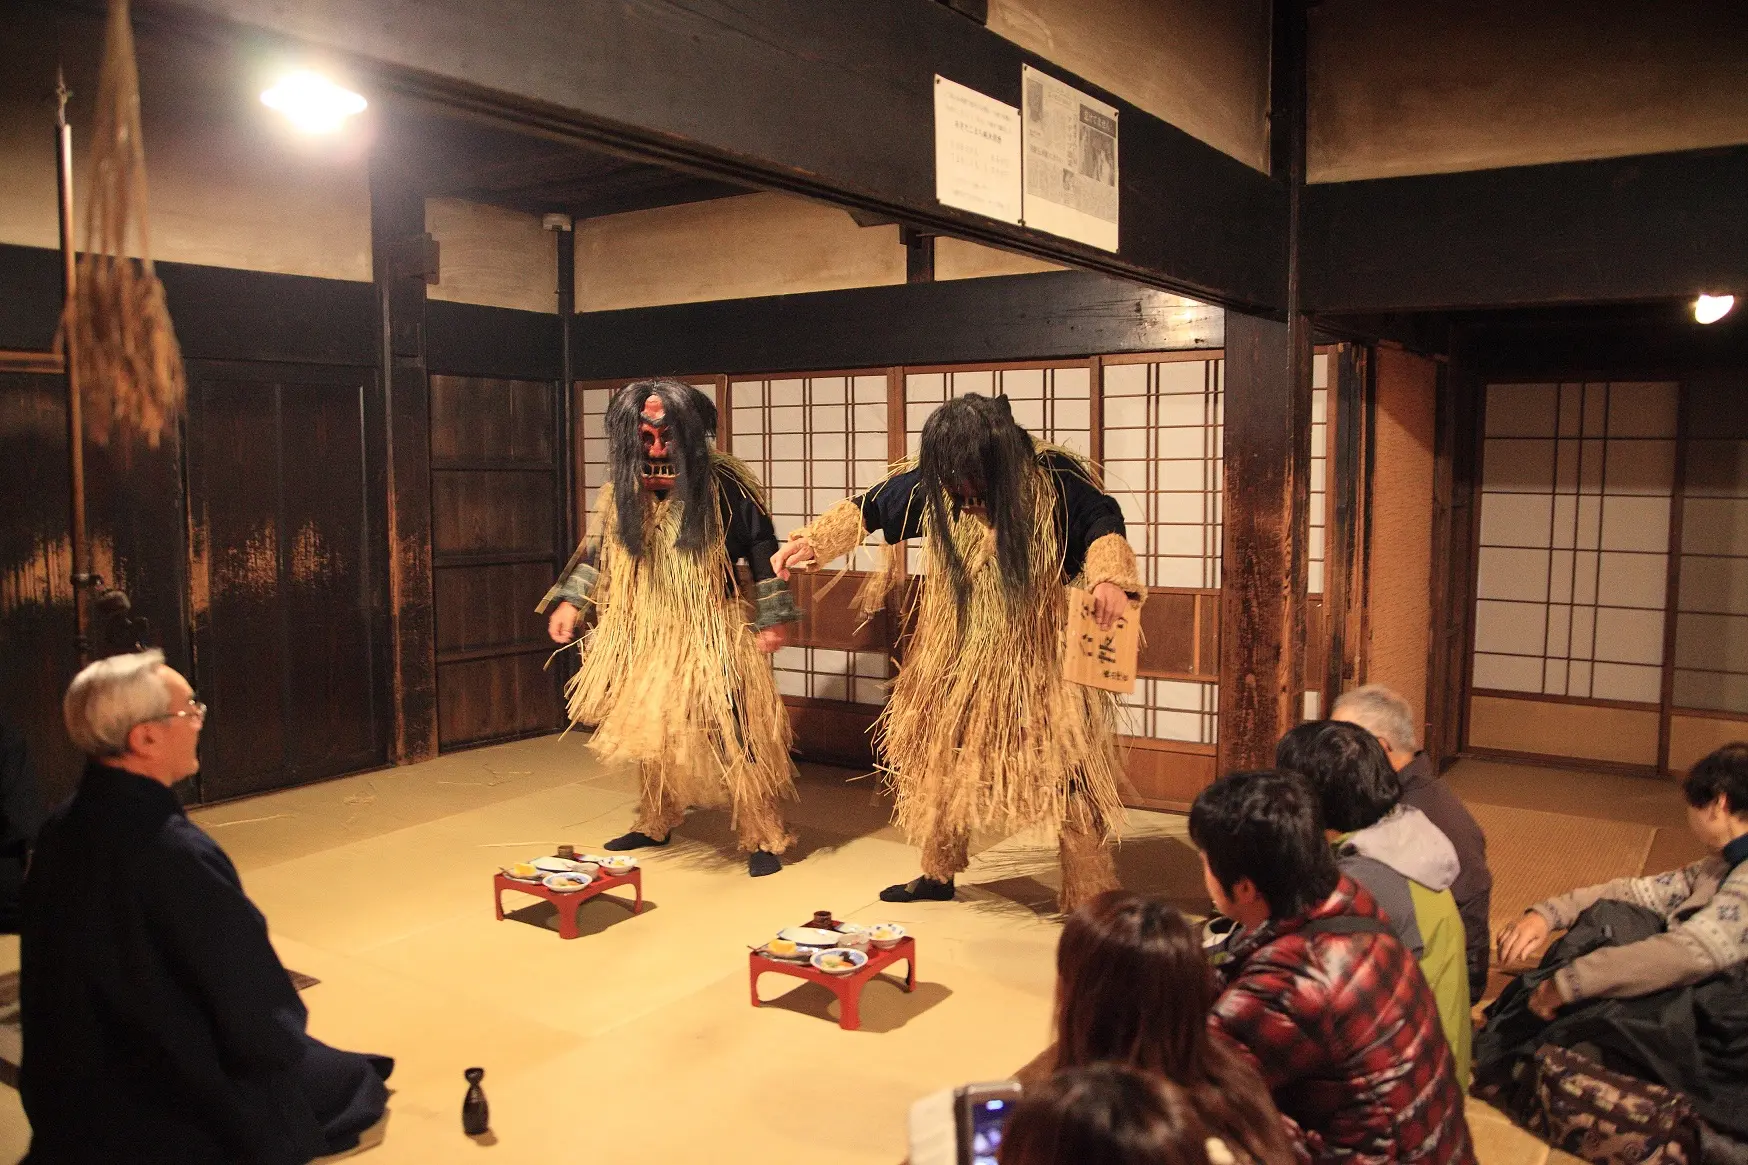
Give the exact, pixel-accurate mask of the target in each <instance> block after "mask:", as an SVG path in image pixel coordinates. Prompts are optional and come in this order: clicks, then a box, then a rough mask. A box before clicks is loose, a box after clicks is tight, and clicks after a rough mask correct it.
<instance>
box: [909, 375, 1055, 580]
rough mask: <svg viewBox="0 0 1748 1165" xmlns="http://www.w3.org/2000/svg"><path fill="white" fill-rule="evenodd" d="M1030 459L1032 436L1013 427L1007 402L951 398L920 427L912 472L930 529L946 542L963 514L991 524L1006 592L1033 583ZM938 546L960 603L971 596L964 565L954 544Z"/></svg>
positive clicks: (973, 395) (975, 396) (974, 397)
mask: <svg viewBox="0 0 1748 1165" xmlns="http://www.w3.org/2000/svg"><path fill="white" fill-rule="evenodd" d="M1035 456H1036V447H1035V446H1034V445H1033V443H1032V438H1031V435H1030V434H1028V433H1027V432H1026V431H1025V430H1024V429H1022V428H1020V426H1019V425H1018V424H1016V423H1015V422H1014V413H1013V409H1012V408H1011V407H1010V406H1009V404H1008V399H1007V397H1005V396H998V397H987V396H980V395H978V394H977V393H967V394H966V395H964V396H961V397H955V398H954V399H953V400H950V401H948V402H947V403H946V404H944V405H942V406H941V407H940V408H938V409H936V410H935V411H934V413H933V414H932V415H931V416H930V417H929V419H928V420H927V421H926V422H925V423H924V424H923V434H922V446H921V449H920V450H919V453H918V458H917V468H918V470H919V471H920V472H921V475H922V486H923V492H924V497H925V499H926V504H927V505H928V507H929V511H930V517H931V520H932V524H933V526H934V529H935V530H936V531H939V532H940V533H941V534H943V535H944V534H945V533H946V531H948V530H950V529H951V528H952V518H953V517H956V516H958V515H960V514H969V515H972V516H974V517H977V518H979V519H981V520H983V521H985V522H988V523H989V525H990V526H991V527H992V528H993V529H994V530H995V552H996V562H997V565H998V566H999V568H1000V570H1001V577H1002V583H1003V585H1004V586H1006V587H1007V588H1008V589H1009V590H1010V591H1011V592H1019V591H1023V590H1024V589H1025V588H1026V587H1027V585H1028V584H1029V583H1030V581H1031V578H1030V575H1031V563H1032V558H1031V543H1032V525H1033V520H1034V518H1033V512H1032V500H1031V498H1030V496H1029V495H1028V492H1027V489H1026V478H1027V474H1029V473H1030V472H1031V466H1032V461H1033V459H1034V458H1035ZM949 507H951V512H949ZM938 541H939V542H940V550H941V556H942V559H943V560H944V562H945V564H946V567H947V576H948V578H949V579H950V580H951V582H952V584H953V591H954V594H955V595H956V596H957V597H958V599H959V600H960V602H961V603H963V602H964V601H965V599H966V598H967V597H968V596H969V595H970V591H971V583H970V579H969V578H968V577H967V575H966V570H965V563H964V560H963V559H962V558H961V557H960V555H959V550H958V547H956V546H955V545H954V544H953V540H952V539H951V538H947V537H940V538H939V539H938Z"/></svg>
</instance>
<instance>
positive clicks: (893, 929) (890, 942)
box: [867, 922, 905, 951]
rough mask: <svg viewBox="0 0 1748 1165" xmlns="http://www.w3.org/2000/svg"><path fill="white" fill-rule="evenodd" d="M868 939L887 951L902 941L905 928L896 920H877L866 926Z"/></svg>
mask: <svg viewBox="0 0 1748 1165" xmlns="http://www.w3.org/2000/svg"><path fill="white" fill-rule="evenodd" d="M867 933H868V941H869V942H871V943H873V944H874V946H875V947H877V948H878V949H880V950H883V951H889V950H891V949H892V948H893V947H895V946H897V945H898V944H899V943H901V942H903V941H904V938H905V929H904V927H902V926H900V925H898V923H896V922H879V923H875V924H874V925H873V926H870V927H869V928H868V932H867Z"/></svg>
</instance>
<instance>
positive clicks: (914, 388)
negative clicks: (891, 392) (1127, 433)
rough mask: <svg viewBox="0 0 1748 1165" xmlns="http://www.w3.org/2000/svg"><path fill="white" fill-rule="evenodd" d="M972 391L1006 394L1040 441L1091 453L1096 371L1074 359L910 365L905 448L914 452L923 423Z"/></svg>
mask: <svg viewBox="0 0 1748 1165" xmlns="http://www.w3.org/2000/svg"><path fill="white" fill-rule="evenodd" d="M968 392H977V393H982V394H983V395H984V396H996V395H999V394H1002V393H1005V394H1007V397H1008V399H1009V400H1010V401H1011V402H1012V404H1013V409H1014V420H1016V421H1018V422H1019V423H1020V424H1021V425H1023V426H1024V427H1025V429H1026V431H1027V432H1029V433H1031V434H1032V436H1034V437H1037V438H1039V439H1040V440H1044V441H1049V442H1051V443H1053V444H1056V445H1061V446H1063V447H1064V448H1067V449H1072V450H1074V451H1075V452H1076V453H1079V454H1080V455H1081V456H1082V457H1090V456H1091V455H1092V370H1091V368H1090V367H1089V366H1088V364H1087V362H1086V361H1084V360H1082V361H1078V362H1076V363H1074V364H1032V365H1025V366H1013V365H1003V366H1000V367H996V366H987V367H983V368H907V369H905V378H904V399H905V422H904V435H905V446H904V447H905V451H906V452H907V453H915V452H916V451H917V442H918V441H919V440H921V438H922V431H923V422H925V421H927V420H928V419H929V414H930V413H932V412H934V411H935V410H936V409H938V408H940V407H941V404H942V403H943V402H944V401H948V400H951V399H952V398H953V397H956V396H963V395H964V394H965V393H968Z"/></svg>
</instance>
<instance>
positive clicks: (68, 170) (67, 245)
mask: <svg viewBox="0 0 1748 1165" xmlns="http://www.w3.org/2000/svg"><path fill="white" fill-rule="evenodd" d="M70 96H72V94H71V93H70V92H69V91H68V89H67V80H66V77H65V76H64V75H63V73H62V71H61V69H60V68H59V67H58V66H57V67H56V69H55V99H56V107H55V163H56V165H55V181H56V185H57V186H58V187H59V193H60V206H59V210H60V227H61V283H62V291H63V293H64V294H65V297H66V299H65V306H66V307H67V308H68V309H71V308H72V305H73V295H74V292H75V290H76V289H77V286H78V258H77V255H76V254H75V252H74V250H73V127H72V126H71V125H69V124H68V123H67V98H68V97H70ZM62 349H63V352H62V358H63V360H64V366H65V368H66V372H67V456H68V461H69V465H70V469H71V478H72V514H71V520H70V534H71V540H72V548H71V549H72V560H73V563H72V565H73V577H72V582H73V622H74V628H75V630H74V638H73V642H74V646H75V649H76V650H77V651H78V653H79V666H80V667H84V666H85V665H86V664H87V663H90V662H91V642H90V637H89V634H88V630H87V628H88V626H89V616H88V613H87V610H86V602H85V589H86V587H87V586H88V585H89V584H90V583H91V581H92V579H91V574H90V571H91V563H90V549H89V543H88V542H87V540H86V537H85V422H84V417H83V415H82V412H81V409H80V399H79V364H78V360H77V353H76V349H75V345H74V344H73V342H72V338H71V337H70V336H64V337H63V342H62Z"/></svg>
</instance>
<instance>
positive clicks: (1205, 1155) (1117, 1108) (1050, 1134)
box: [998, 1064, 1238, 1165]
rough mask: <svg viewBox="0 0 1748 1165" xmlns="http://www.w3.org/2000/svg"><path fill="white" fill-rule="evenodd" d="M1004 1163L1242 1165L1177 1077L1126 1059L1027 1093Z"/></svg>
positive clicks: (1006, 1137) (1065, 1075)
mask: <svg viewBox="0 0 1748 1165" xmlns="http://www.w3.org/2000/svg"><path fill="white" fill-rule="evenodd" d="M998 1160H999V1161H1000V1162H1001V1165H1094V1163H1096V1165H1235V1163H1236V1162H1237V1161H1238V1158H1237V1157H1236V1156H1234V1154H1233V1152H1232V1150H1231V1149H1230V1148H1228V1147H1227V1145H1226V1143H1225V1142H1224V1141H1223V1140H1221V1139H1220V1138H1219V1137H1218V1136H1216V1135H1214V1134H1213V1132H1212V1131H1211V1130H1210V1129H1209V1128H1208V1127H1207V1126H1206V1125H1204V1124H1203V1123H1202V1122H1201V1120H1200V1119H1198V1118H1197V1116H1196V1114H1195V1110H1194V1108H1193V1107H1192V1106H1191V1104H1190V1103H1189V1101H1188V1099H1187V1098H1186V1097H1185V1096H1184V1094H1183V1092H1182V1091H1181V1090H1180V1089H1179V1088H1178V1087H1177V1086H1176V1085H1175V1084H1173V1083H1172V1082H1171V1081H1169V1080H1166V1079H1164V1078H1163V1077H1160V1076H1156V1075H1154V1074H1152V1073H1150V1072H1142V1071H1138V1070H1136V1069H1134V1068H1126V1067H1124V1066H1122V1065H1120V1064H1089V1065H1086V1066H1084V1067H1080V1068H1069V1069H1066V1070H1064V1071H1062V1072H1058V1073H1057V1074H1056V1075H1054V1076H1052V1077H1050V1078H1049V1079H1048V1080H1046V1081H1045V1082H1043V1083H1042V1084H1040V1085H1038V1086H1037V1087H1035V1088H1028V1089H1026V1091H1025V1092H1023V1093H1021V1094H1020V1099H1019V1100H1018V1101H1017V1102H1015V1104H1014V1114H1013V1115H1012V1116H1011V1117H1009V1118H1008V1122H1007V1127H1006V1129H1004V1130H1003V1133H1002V1145H1001V1150H1000V1156H999V1158H998Z"/></svg>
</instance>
